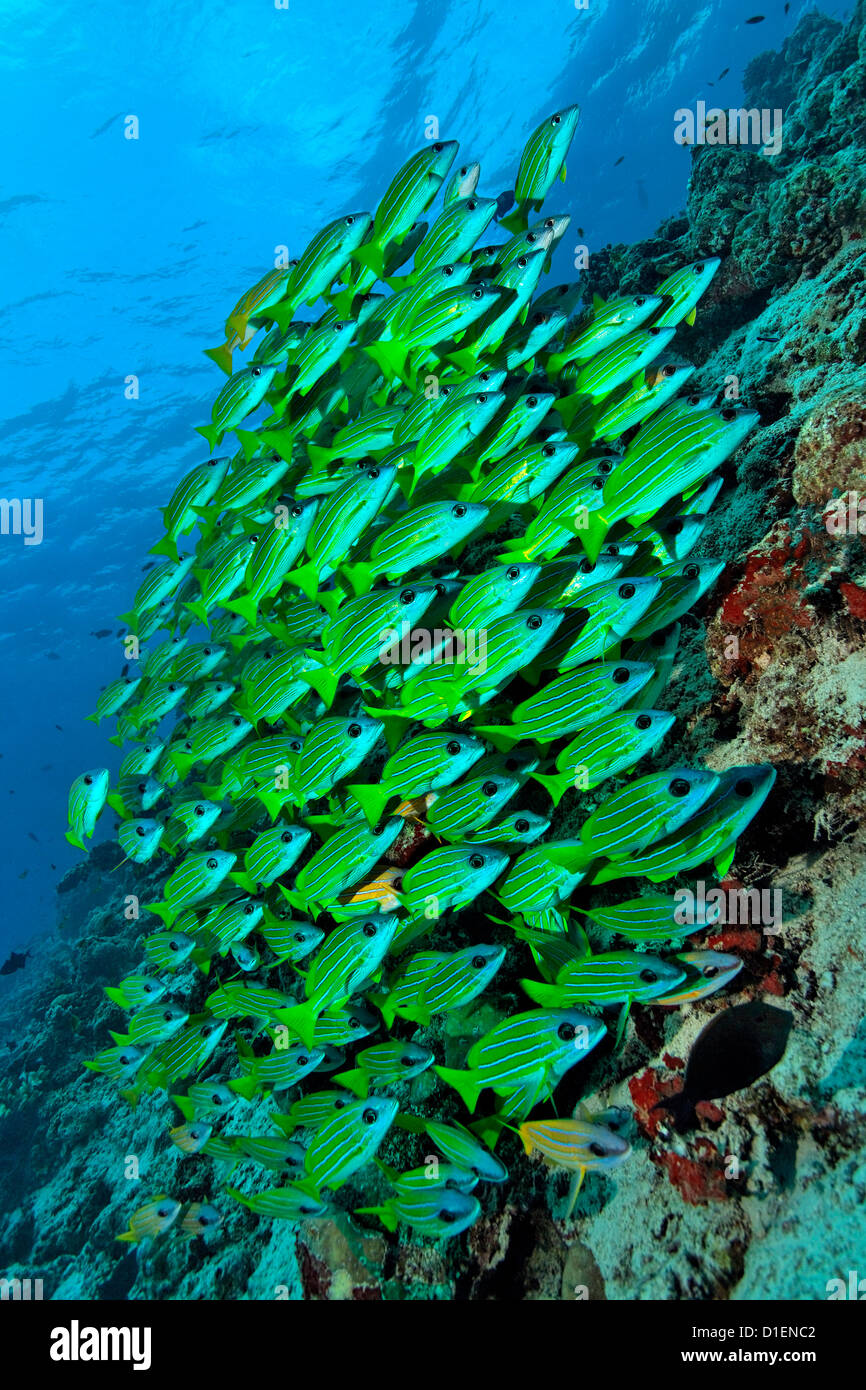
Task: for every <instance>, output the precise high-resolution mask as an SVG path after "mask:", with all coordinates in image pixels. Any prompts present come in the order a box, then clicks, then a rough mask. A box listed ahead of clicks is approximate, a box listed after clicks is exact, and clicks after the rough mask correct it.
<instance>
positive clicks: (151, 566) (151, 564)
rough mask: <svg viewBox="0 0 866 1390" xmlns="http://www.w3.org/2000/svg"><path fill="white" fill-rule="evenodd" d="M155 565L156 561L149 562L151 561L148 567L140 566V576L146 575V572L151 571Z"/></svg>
mask: <svg viewBox="0 0 866 1390" xmlns="http://www.w3.org/2000/svg"><path fill="white" fill-rule="evenodd" d="M155 564H156V561H155V560H151V561H150V564H148V565H142V567H141V572H142V574H147V571H148V570H152V569H153V567H154V565H155Z"/></svg>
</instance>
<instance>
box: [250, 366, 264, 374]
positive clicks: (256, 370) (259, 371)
mask: <svg viewBox="0 0 866 1390" xmlns="http://www.w3.org/2000/svg"><path fill="white" fill-rule="evenodd" d="M261 374H262V369H261V367H253V369H252V371H251V372H250V376H261Z"/></svg>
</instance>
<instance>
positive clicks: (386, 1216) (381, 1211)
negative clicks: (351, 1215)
mask: <svg viewBox="0 0 866 1390" xmlns="http://www.w3.org/2000/svg"><path fill="white" fill-rule="evenodd" d="M296 1185H297V1184H296ZM355 1215H356V1216H378V1218H379V1220H380V1221H381V1223H382V1225H383V1226H384V1227H385V1228H386V1230H389V1231H396V1229H397V1217H396V1216H395V1215H394V1212H393V1210H392V1208H391V1207H389V1206H384V1207H355Z"/></svg>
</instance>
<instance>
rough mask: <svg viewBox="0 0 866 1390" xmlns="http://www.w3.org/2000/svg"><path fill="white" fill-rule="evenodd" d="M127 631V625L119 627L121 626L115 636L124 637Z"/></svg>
mask: <svg viewBox="0 0 866 1390" xmlns="http://www.w3.org/2000/svg"><path fill="white" fill-rule="evenodd" d="M125 632H126V628H125V627H119V628H118V629H117V631H116V632H115V634H114V635H115V637H122V636H123V634H124V633H125Z"/></svg>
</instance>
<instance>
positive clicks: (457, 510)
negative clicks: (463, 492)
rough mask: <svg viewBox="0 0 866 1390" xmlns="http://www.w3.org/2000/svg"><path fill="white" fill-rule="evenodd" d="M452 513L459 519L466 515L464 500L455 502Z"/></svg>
mask: <svg viewBox="0 0 866 1390" xmlns="http://www.w3.org/2000/svg"><path fill="white" fill-rule="evenodd" d="M451 515H452V516H454V517H456V518H457V519H458V521H459V520H460V518H461V517H464V516H465V515H466V508H465V506H464V505H463V503H462V502H456V503H455V504H454V506H453V507H452V508H451Z"/></svg>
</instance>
